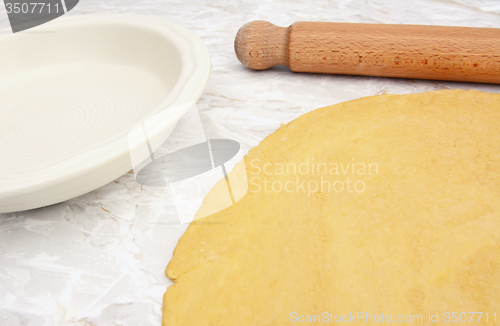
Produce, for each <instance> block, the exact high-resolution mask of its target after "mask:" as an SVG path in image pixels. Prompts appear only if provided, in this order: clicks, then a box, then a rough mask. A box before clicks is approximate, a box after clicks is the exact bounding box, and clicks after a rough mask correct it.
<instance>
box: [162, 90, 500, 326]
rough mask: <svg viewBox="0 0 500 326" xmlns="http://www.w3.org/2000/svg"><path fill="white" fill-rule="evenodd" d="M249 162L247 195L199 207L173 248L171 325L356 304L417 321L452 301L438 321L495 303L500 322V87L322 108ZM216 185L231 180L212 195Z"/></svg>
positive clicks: (267, 321)
mask: <svg viewBox="0 0 500 326" xmlns="http://www.w3.org/2000/svg"><path fill="white" fill-rule="evenodd" d="M266 164H267V165H266ZM323 164H325V165H326V166H327V167H328V169H325V168H324V166H325V165H323ZM294 166H295V171H294ZM238 167H239V170H238V169H237V170H238V171H239V172H238V171H236V172H233V173H232V174H231V175H230V177H232V178H233V179H235V180H236V181H234V183H232V186H233V188H235V187H237V186H236V185H237V184H240V185H242V184H244V185H245V186H246V187H247V189H248V191H247V193H246V195H245V196H243V198H242V199H241V200H240V201H238V202H237V203H236V204H234V205H232V206H231V207H229V208H227V209H225V210H222V211H220V212H218V213H215V214H213V215H210V216H207V217H204V218H202V219H199V220H195V221H194V222H193V223H192V224H191V225H190V226H189V228H188V229H187V231H186V233H185V234H184V235H183V236H182V238H181V239H180V241H179V243H178V245H177V247H176V248H175V252H174V257H173V259H172V260H171V262H170V263H169V265H168V267H167V270H166V274H167V276H168V277H169V278H171V279H173V280H174V281H175V284H174V285H173V286H171V287H169V288H168V291H167V293H166V294H165V298H164V308H163V325H165V326H181V325H182V326H208V325H211V326H216V325H217V326H223V325H228V326H234V325H245V326H251V325H255V326H257V325H258V326H264V325H297V324H301V323H300V322H299V321H300V320H297V319H298V318H300V316H302V319H303V321H304V322H306V321H307V320H305V318H308V316H309V318H311V317H312V316H314V315H320V316H321V318H323V319H324V318H325V316H326V315H325V313H327V314H328V316H330V317H331V318H333V319H335V317H336V316H338V315H340V316H344V315H347V316H349V315H350V314H356V313H358V312H359V313H363V314H364V315H363V316H367V315H371V316H375V315H378V316H379V318H380V315H381V314H384V317H386V316H387V315H390V316H391V318H392V320H393V321H395V320H396V318H397V316H399V315H401V316H407V315H411V316H413V315H421V316H422V321H421V322H418V320H414V321H412V322H409V323H406V324H429V323H428V318H429V315H435V314H436V313H438V314H439V320H438V322H437V323H432V324H435V325H441V324H442V325H449V324H451V322H445V319H446V315H445V314H446V313H447V312H449V313H452V312H458V313H459V314H460V312H465V313H468V312H483V314H485V313H486V312H489V322H488V324H494V322H493V319H492V318H493V313H495V312H496V313H497V316H496V318H497V323H498V322H500V95H498V94H489V93H484V92H479V91H473V90H470V91H461V90H443V91H436V92H428V93H420V94H410V95H403V96H399V95H380V96H373V97H366V98H362V99H359V100H354V101H350V102H345V103H341V104H338V105H334V106H330V107H324V108H321V109H318V110H315V111H312V112H310V113H307V114H305V115H303V116H301V117H299V118H298V119H296V120H294V121H292V122H290V123H288V124H287V125H284V126H283V127H281V128H279V129H278V130H277V131H276V132H274V133H273V134H271V135H270V136H268V137H267V138H266V139H265V140H264V141H262V143H261V144H260V145H258V146H257V147H255V148H253V149H252V150H251V151H250V152H249V154H248V155H247V156H246V157H245V159H244V162H241V164H239V165H238ZM300 167H302V170H299V168H300ZM335 167H336V170H335ZM363 167H364V170H363ZM370 168H371V169H370ZM314 169H316V170H314ZM245 171H246V178H245ZM335 172H337V173H335ZM347 179H349V180H350V183H349V181H348V180H347ZM302 182H303V183H302ZM301 183H302V186H301ZM341 183H342V184H343V186H344V187H343V189H342V191H340V190H341V187H340V185H341ZM266 184H267V188H266ZM315 184H316V185H317V186H318V187H317V189H316V191H313V190H314V185H315ZM321 184H322V185H323V187H321V186H320V185H321ZM327 184H328V185H329V186H330V188H327ZM280 185H281V187H282V189H281V190H280V191H278V190H279V188H280ZM286 186H287V188H286V189H285V187H286ZM349 186H350V188H348V187H349ZM363 186H364V187H363ZM259 187H260V188H259ZM335 187H336V188H335ZM266 189H267V190H268V191H266ZM302 190H304V191H302ZM349 190H350V191H349ZM218 191H227V185H226V184H225V181H221V182H220V183H219V184H218V185H217V186H216V187H214V189H213V190H212V191H211V193H210V194H209V195H208V196H207V198H206V199H205V201H204V204H203V205H204V207H211V208H210V209H212V210H213V207H212V206H213V205H214V203H216V202H217V192H218ZM235 191H237V189H235ZM204 207H202V209H201V211H203V210H204V209H205V208H204ZM429 313H430V314H429ZM450 316H451V315H450ZM330 317H329V318H330ZM477 317H478V315H477V314H476V315H475V318H476V319H477ZM294 318H297V319H296V320H294ZM315 318H316V317H315ZM344 318H345V317H344ZM367 318H368V317H367ZM372 318H373V317H372ZM469 318H470V314H468V315H467V321H468V319H469ZM351 321H352V319H351ZM356 321H357V324H360V325H363V324H372V322H370V320H369V319H364V318H361V319H359V320H356ZM333 322H334V321H333ZM306 324H314V323H306ZM316 324H327V323H325V321H324V320H323V321H321V322H319V321H318V319H316ZM475 324H486V318H484V315H483V317H482V319H481V320H480V321H479V323H477V322H475Z"/></svg>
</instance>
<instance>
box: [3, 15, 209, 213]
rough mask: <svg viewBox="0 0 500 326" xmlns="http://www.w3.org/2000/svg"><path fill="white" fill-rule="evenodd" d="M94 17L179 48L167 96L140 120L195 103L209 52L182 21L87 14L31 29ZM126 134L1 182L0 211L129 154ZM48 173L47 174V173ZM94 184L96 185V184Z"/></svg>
mask: <svg viewBox="0 0 500 326" xmlns="http://www.w3.org/2000/svg"><path fill="white" fill-rule="evenodd" d="M93 21H95V22H96V23H124V24H126V25H128V26H132V25H137V26H139V27H143V28H150V29H152V30H154V31H155V32H158V33H161V35H163V36H165V37H166V38H167V39H169V40H170V41H171V42H172V44H173V45H174V46H175V48H176V49H177V50H178V51H179V54H180V57H181V60H182V69H181V73H180V75H179V78H178V80H177V82H176V84H175V86H174V87H173V89H172V90H171V91H170V92H169V94H168V95H167V96H166V98H165V99H164V100H163V101H162V102H161V103H160V104H158V105H157V106H156V107H155V108H153V109H152V110H151V111H150V112H149V113H148V114H147V115H146V116H145V117H143V118H142V120H144V119H146V118H147V117H150V116H152V115H154V114H157V113H159V112H162V111H165V110H168V109H169V108H173V107H175V106H180V105H182V104H186V103H193V104H194V103H195V102H196V101H197V100H198V99H199V98H200V97H201V95H202V94H203V91H204V90H205V88H206V85H207V83H208V80H209V76H210V70H211V63H210V55H209V52H208V50H207V48H206V46H205V44H204V43H203V41H202V40H201V39H200V38H199V37H198V36H197V35H196V34H194V33H193V32H191V31H190V30H188V29H187V28H185V27H183V26H181V25H178V24H176V23H172V22H170V21H167V20H164V19H161V18H158V17H155V16H145V15H135V14H87V15H75V16H68V17H62V18H58V19H56V20H54V21H51V22H48V23H46V24H43V25H40V26H37V27H35V28H33V29H35V30H43V29H50V28H51V27H64V26H67V25H72V24H80V23H82V22H83V23H91V22H93ZM4 30H6V29H4ZM29 31H30V30H26V31H23V32H19V33H16V34H22V33H29ZM12 35H14V34H8V35H0V39H1V38H6V37H12ZM175 39H177V40H175ZM179 40H184V41H185V42H187V44H181V42H179ZM188 68H190V69H188ZM188 70H191V71H188ZM186 112H187V110H183V111H179V112H175V113H176V114H174V115H172V117H171V119H170V121H169V122H170V124H169V125H167V126H165V129H168V128H169V127H171V126H172V125H175V124H176V123H177V121H178V120H179V119H180V118H181V117H182V116H183V115H184V114H185V113H186ZM139 121H141V120H139ZM139 121H138V122H139ZM127 134H128V133H125V134H124V133H122V134H120V135H119V136H117V137H115V138H114V139H113V140H111V141H109V142H107V143H106V144H104V145H103V146H100V147H97V148H92V149H91V150H89V151H87V152H84V153H82V154H79V155H77V156H75V157H73V158H71V159H69V160H65V161H62V162H60V163H58V164H56V165H54V166H51V167H49V168H45V169H43V170H40V171H37V172H38V173H37V174H38V175H40V174H43V175H44V177H43V178H40V179H41V180H38V181H36V182H32V183H31V184H28V185H22V186H19V187H17V188H15V189H12V188H7V187H5V186H2V188H4V189H0V212H3V213H5V212H12V211H16V210H19V209H15V207H12V208H10V209H9V206H10V205H9V201H10V200H11V199H13V198H18V197H19V196H27V195H30V194H33V193H36V192H40V191H42V190H43V189H47V188H50V187H55V186H57V185H60V184H63V183H65V182H68V181H71V180H72V179H75V178H78V177H82V176H84V175H86V174H88V173H91V172H92V171H95V170H98V169H99V168H100V167H103V166H105V165H108V164H110V162H112V161H114V160H117V161H118V160H120V159H123V156H127V157H128V156H129V150H128V148H124V147H123V142H124V141H125V142H126V140H124V138H125V137H127ZM82 160H83V161H85V162H86V163H85V168H75V165H74V162H72V161H80V162H81V161H82ZM89 162H91V163H89ZM131 169H132V166H131V164H129V166H128V167H127V168H126V171H124V169H123V168H122V169H120V171H119V172H118V171H117V173H115V174H113V176H110V177H109V178H106V180H105V181H103V182H101V186H102V185H105V184H107V183H109V182H111V181H113V180H115V179H116V178H118V177H120V176H121V175H123V174H125V173H127V172H128V171H130V170H131ZM47 170H52V172H50V171H49V172H48V173H45V172H47ZM54 170H57V171H60V170H66V171H65V172H66V173H64V174H62V175H61V174H59V173H56V172H54ZM47 175H50V176H49V177H47ZM93 188H94V189H96V188H98V187H93ZM91 190H92V189H90V190H85V191H81V193H80V194H79V195H82V194H84V193H86V192H88V191H91ZM76 196H78V195H76ZM73 197H75V196H73V195H72V196H68V198H66V199H63V200H56V201H53V202H48V203H47V204H44V205H24V206H30V207H27V208H24V209H22V210H26V209H32V208H37V207H41V206H46V205H51V204H55V203H58V202H61V201H64V200H67V199H70V198H73ZM14 206H19V205H14Z"/></svg>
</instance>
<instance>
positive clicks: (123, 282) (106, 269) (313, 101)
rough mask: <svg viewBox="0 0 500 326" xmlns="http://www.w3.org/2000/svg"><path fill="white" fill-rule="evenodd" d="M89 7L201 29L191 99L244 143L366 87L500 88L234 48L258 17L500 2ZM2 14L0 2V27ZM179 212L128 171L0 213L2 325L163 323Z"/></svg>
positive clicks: (217, 132) (413, 15)
mask: <svg viewBox="0 0 500 326" xmlns="http://www.w3.org/2000/svg"><path fill="white" fill-rule="evenodd" d="M88 13H134V14H141V15H150V16H156V17H160V18H163V19H167V20H170V21H172V22H175V23H178V24H181V25H183V26H185V27H187V28H189V29H191V30H192V31H193V32H195V33H196V34H197V35H198V36H200V38H201V39H202V40H203V41H204V42H205V44H206V45H207V47H208V50H209V51H210V54H211V58H212V65H213V67H212V75H211V77H210V81H209V83H208V86H207V88H206V91H205V93H204V94H203V96H202V97H201V98H200V100H199V102H198V104H197V107H198V111H199V114H200V116H201V121H202V123H203V127H204V129H205V131H206V134H207V137H208V138H229V139H234V140H236V141H238V142H239V143H240V144H241V146H242V152H243V153H246V152H248V150H249V149H250V148H252V147H253V146H256V145H257V144H258V143H259V142H260V141H261V140H262V139H264V137H265V136H267V135H268V134H270V133H272V132H273V131H274V130H276V129H277V128H278V127H279V125H280V123H286V122H289V121H291V120H293V119H295V118H297V117H298V116H300V115H302V114H303V113H305V112H308V111H311V110H313V109H315V108H318V107H322V106H326V105H330V104H335V103H339V102H342V101H347V100H352V99H356V98H359V97H363V96H369V95H375V94H381V93H395V94H405V93H415V92H423V91H429V90H435V89H440V88H461V89H470V88H474V89H478V90H483V91H489V92H496V93H500V85H486V84H472V83H452V82H435V81H419V80H403V79H391V78H375V77H357V76H334V75H320V74H299V73H292V72H290V71H289V70H288V69H285V68H281V67H279V68H273V69H270V70H267V71H260V72H257V71H251V70H249V69H246V68H244V67H243V66H242V65H241V64H240V63H239V61H238V60H237V58H236V56H235V55H234V50H233V40H234V36H235V34H236V32H237V30H238V28H239V27H241V25H243V24H244V23H246V22H249V21H252V20H256V19H263V20H268V21H270V22H272V23H274V24H276V25H280V26H288V25H290V24H291V23H293V22H294V21H298V20H311V21H335V22H365V23H392V24H427V25H454V26H476V27H496V28H500V2H498V1H493V0H491V1H488V0H424V1H419V2H417V1H410V0H403V1H402V0H394V1H383V0H372V1H370V0H339V1H306V0H301V1H266V0H263V1H249V0H238V1H194V0H186V1H169V0H81V1H80V3H79V4H78V5H77V7H76V8H75V9H74V10H72V11H71V12H70V13H69V14H71V15H79V14H88ZM6 26H8V21H7V15H6V13H5V10H4V9H3V7H1V9H0V27H6ZM181 127H182V126H181ZM185 127H186V126H185V125H184V128H185ZM188 127H189V126H188ZM175 219H176V216H175V212H174V208H173V203H172V200H171V198H170V197H169V194H168V191H167V190H165V189H162V188H155V189H145V188H142V187H141V185H140V184H138V183H137V182H136V181H135V179H134V176H133V174H132V173H128V174H126V175H124V176H122V177H121V178H119V179H117V180H116V181H114V182H112V183H110V184H108V185H106V186H104V187H102V188H99V189H97V190H95V191H92V192H91V193H88V194H86V195H83V196H80V197H78V198H75V199H72V200H68V201H66V202H63V203H60V204H57V205H53V206H50V207H46V208H41V209H36V210H31V211H25V212H18V213H10V214H0V325H36V326H42V325H99V326H100V325H143V326H146V325H160V323H161V308H162V297H163V294H164V292H165V290H166V288H167V286H168V285H170V284H171V282H170V281H169V280H168V279H167V278H166V277H165V275H164V270H165V267H166V265H167V263H168V262H169V260H170V258H171V257H172V251H173V249H174V247H175V245H176V243H177V241H178V239H179V237H180V236H181V235H182V234H183V232H184V230H185V229H186V227H187V225H185V224H184V225H179V224H176V223H171V222H172V221H175Z"/></svg>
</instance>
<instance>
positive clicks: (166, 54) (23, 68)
mask: <svg viewBox="0 0 500 326" xmlns="http://www.w3.org/2000/svg"><path fill="white" fill-rule="evenodd" d="M209 75H210V57H209V54H208V51H207V49H206V47H205V45H204V44H203V42H202V41H201V40H200V39H199V38H198V37H197V36H196V35H195V34H193V33H192V32H190V31H189V30H187V29H185V28H183V27H181V26H179V25H177V24H173V23H170V22H168V21H165V20H161V19H158V18H153V17H146V16H136V15H124V14H113V15H109V14H106V15H81V16H71V17H64V18H59V19H56V20H54V21H51V22H49V23H46V24H44V25H41V26H38V27H36V28H33V29H30V30H27V31H24V32H20V33H16V34H11V33H7V32H4V33H3V34H0V213H1V212H14V211H21V210H26V209H32V208H37V207H42V206H46V205H51V204H54V203H58V202H61V201H64V200H67V199H70V198H73V197H76V196H79V195H81V194H84V193H87V192H89V191H91V190H94V189H96V188H98V187H100V186H103V185H105V184H106V183H109V182H111V181H113V180H115V179H116V178H118V177H120V176H121V175H123V174H125V173H127V172H128V171H130V170H131V169H132V163H131V158H130V148H131V146H143V145H144V144H141V142H140V140H137V142H135V140H134V139H132V138H130V137H131V136H130V135H131V134H132V135H133V133H131V131H132V130H133V129H134V128H137V126H138V125H140V123H141V121H144V120H145V119H146V120H147V119H149V121H150V124H151V123H153V125H152V126H151V128H149V130H148V133H149V135H148V136H149V137H150V139H155V141H154V142H151V144H150V145H151V146H152V148H151V149H152V150H153V151H154V150H155V147H157V146H158V145H160V144H161V143H162V142H163V140H165V139H166V137H168V135H169V134H170V132H171V131H172V129H173V128H174V126H175V125H176V123H177V121H178V120H179V119H180V118H181V117H182V116H183V115H184V114H185V113H186V112H187V110H189V108H190V107H191V106H192V104H194V103H195V102H196V101H197V100H198V98H199V97H200V96H201V94H202V92H203V90H204V89H205V86H206V84H207V81H208V78H209ZM144 158H145V157H144ZM136 159H137V157H136Z"/></svg>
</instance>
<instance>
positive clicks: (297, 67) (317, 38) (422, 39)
mask: <svg viewBox="0 0 500 326" xmlns="http://www.w3.org/2000/svg"><path fill="white" fill-rule="evenodd" d="M234 46H235V52H236V55H237V57H238V59H239V60H240V61H241V62H242V63H243V64H244V65H245V66H247V67H249V68H252V69H256V70H263V69H267V68H269V67H272V66H275V65H287V66H288V67H290V69H291V70H292V71H295V72H310V73H328V74H348V75H365V76H382V77H401V78H416V79H434V80H451V81H467V82H480V83H500V29H497V28H473V27H448V26H423V25H389V24H356V23H324V22H295V23H294V24H292V25H291V26H289V27H278V26H275V25H273V24H271V23H269V22H266V21H253V22H250V23H248V24H246V25H244V26H243V27H241V29H240V30H239V31H238V34H237V35H236V39H235V42H234Z"/></svg>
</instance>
